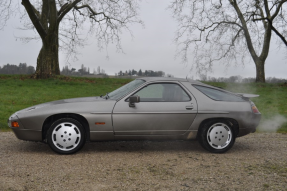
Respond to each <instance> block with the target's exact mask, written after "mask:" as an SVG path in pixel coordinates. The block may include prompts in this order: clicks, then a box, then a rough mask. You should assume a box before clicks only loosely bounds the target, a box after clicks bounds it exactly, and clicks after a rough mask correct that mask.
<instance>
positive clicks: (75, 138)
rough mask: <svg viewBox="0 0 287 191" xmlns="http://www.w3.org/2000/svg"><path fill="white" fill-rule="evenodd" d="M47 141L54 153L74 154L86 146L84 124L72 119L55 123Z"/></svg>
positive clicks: (64, 119) (50, 129)
mask: <svg viewBox="0 0 287 191" xmlns="http://www.w3.org/2000/svg"><path fill="white" fill-rule="evenodd" d="M47 135H48V137H47V141H48V144H49V146H50V147H51V149H52V150H53V151H55V152H56V153H59V154H72V153H75V152H77V151H79V150H80V149H81V148H82V147H83V146H84V144H85V132H84V128H83V126H82V124H81V123H80V122H78V121H77V120H75V119H72V118H63V119H59V120H57V121H55V122H54V123H53V124H52V125H51V127H50V128H49V130H48V133H47Z"/></svg>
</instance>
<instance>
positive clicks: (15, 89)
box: [0, 75, 287, 133]
mask: <svg viewBox="0 0 287 191" xmlns="http://www.w3.org/2000/svg"><path fill="white" fill-rule="evenodd" d="M130 81H131V80H130V79H113V78H80V77H64V76H61V77H57V78H54V79H47V80H34V79H30V78H29V76H26V75H0V95H1V96H0V131H6V130H8V125H7V119H8V118H9V116H10V115H11V114H13V113H14V112H16V111H18V110H20V109H24V108H26V107H29V106H32V105H36V104H40V103H44V102H48V101H53V100H59V99H66V98H75V97H88V96H99V95H102V94H103V95H104V94H106V93H107V92H111V91H113V90H115V89H116V88H118V87H120V86H122V85H124V84H126V83H128V82H130ZM207 84H210V85H213V86H217V87H222V88H224V89H227V90H230V91H233V92H239V93H252V94H259V95H260V97H258V98H253V99H252V101H253V102H254V103H255V104H256V106H257V107H258V109H259V111H260V112H261V113H262V118H263V120H262V121H263V122H262V123H261V124H260V125H261V126H262V125H264V124H265V122H266V120H267V121H268V120H271V121H275V120H273V119H274V117H276V116H279V115H280V116H281V119H282V118H283V119H285V118H286V119H287V85H285V84H261V83H250V84H236V83H211V82H207ZM284 117H285V118H284ZM276 119H277V118H276ZM271 124H272V123H271ZM280 125H281V126H280V128H279V130H278V132H285V133H287V123H286V122H285V123H284V120H283V122H282V120H281V123H280Z"/></svg>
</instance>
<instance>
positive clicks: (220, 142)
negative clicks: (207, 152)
mask: <svg viewBox="0 0 287 191" xmlns="http://www.w3.org/2000/svg"><path fill="white" fill-rule="evenodd" d="M231 139H232V132H231V129H230V127H229V126H227V125H226V124H224V123H215V124H213V125H212V126H211V127H210V128H209V129H208V131H207V142H208V144H209V145H210V146H211V147H212V148H214V149H224V148H226V147H227V146H228V145H229V144H230V142H231Z"/></svg>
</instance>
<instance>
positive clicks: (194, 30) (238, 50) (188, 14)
mask: <svg viewBox="0 0 287 191" xmlns="http://www.w3.org/2000/svg"><path fill="white" fill-rule="evenodd" d="M286 4H287V0H268V1H267V0H217V1H215V0H173V1H172V4H171V5H170V9H171V10H172V11H173V16H174V18H175V19H176V20H177V22H178V29H177V33H176V37H175V41H176V43H177V44H178V53H177V54H178V55H179V56H180V57H181V60H182V62H185V63H186V62H188V58H189V55H191V57H192V58H193V59H192V69H194V68H195V69H196V70H197V71H198V72H199V73H206V72H209V71H211V70H212V67H213V65H214V64H215V63H224V64H225V65H226V66H228V65H230V64H235V65H239V64H245V63H246V62H248V61H249V60H248V59H246V58H248V57H249V58H251V59H252V60H253V61H254V64H255V67H256V81H257V82H265V69H264V66H265V60H266V58H267V57H268V53H269V49H270V42H271V36H272V31H274V32H275V30H276V31H277V32H279V31H280V32H279V33H280V34H281V35H282V36H283V38H285V39H286V37H287V11H286V8H287V5H286ZM275 34H276V35H277V36H279V35H278V33H276V32H275ZM279 37H280V36H279ZM280 38H281V37H280ZM278 39H279V38H278ZM279 40H280V42H282V41H281V40H283V39H282V38H281V39H279ZM274 64H275V63H274Z"/></svg>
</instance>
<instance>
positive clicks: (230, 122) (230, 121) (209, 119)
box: [197, 117, 239, 137]
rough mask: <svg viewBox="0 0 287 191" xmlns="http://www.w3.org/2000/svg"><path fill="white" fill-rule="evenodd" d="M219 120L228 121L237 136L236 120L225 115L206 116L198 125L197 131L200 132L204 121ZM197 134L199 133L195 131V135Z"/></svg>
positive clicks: (237, 125)
mask: <svg viewBox="0 0 287 191" xmlns="http://www.w3.org/2000/svg"><path fill="white" fill-rule="evenodd" d="M220 120H222V121H227V122H228V123H229V125H230V126H231V128H232V129H233V130H234V134H235V137H237V136H238V133H239V124H238V122H237V121H236V120H235V119H232V118H226V117H217V118H208V119H205V120H203V121H202V122H201V123H200V125H199V127H198V132H200V130H201V128H202V127H203V125H204V124H205V123H207V122H210V121H220ZM198 135H199V133H197V137H198Z"/></svg>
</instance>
